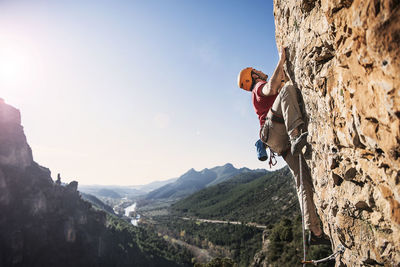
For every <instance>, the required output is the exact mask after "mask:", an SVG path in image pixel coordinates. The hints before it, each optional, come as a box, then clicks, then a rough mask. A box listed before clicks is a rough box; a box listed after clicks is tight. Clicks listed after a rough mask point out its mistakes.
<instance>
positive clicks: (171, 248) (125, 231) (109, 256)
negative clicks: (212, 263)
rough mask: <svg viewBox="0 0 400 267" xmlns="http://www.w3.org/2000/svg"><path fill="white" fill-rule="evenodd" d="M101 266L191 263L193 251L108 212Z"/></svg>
mask: <svg viewBox="0 0 400 267" xmlns="http://www.w3.org/2000/svg"><path fill="white" fill-rule="evenodd" d="M107 229H108V231H107V232H106V233H105V235H104V240H103V241H104V242H103V243H104V246H105V247H104V251H105V253H104V255H103V257H102V266H192V264H191V258H192V255H191V253H190V252H189V251H188V250H187V249H186V248H184V247H181V246H179V245H176V244H171V243H169V242H167V241H165V240H164V239H163V238H162V237H160V236H158V235H157V233H156V232H154V231H151V230H149V229H146V228H145V227H134V226H133V225H131V224H130V223H129V222H126V221H124V220H121V219H119V218H117V217H115V216H113V215H107Z"/></svg>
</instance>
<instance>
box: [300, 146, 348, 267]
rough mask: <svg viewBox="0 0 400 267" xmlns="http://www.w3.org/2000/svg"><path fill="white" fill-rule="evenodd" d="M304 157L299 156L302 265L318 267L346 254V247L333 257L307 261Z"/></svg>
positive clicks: (338, 249) (341, 248) (339, 249)
mask: <svg viewBox="0 0 400 267" xmlns="http://www.w3.org/2000/svg"><path fill="white" fill-rule="evenodd" d="M302 155H303V153H300V154H299V167H300V191H301V224H302V228H303V260H302V261H301V263H302V264H303V267H305V266H306V264H313V265H315V266H317V265H318V263H322V262H326V261H330V260H334V259H335V258H336V256H337V255H339V254H343V253H344V250H345V248H344V246H343V245H342V244H340V245H339V246H338V248H337V250H336V252H335V253H333V254H332V255H330V256H328V257H326V258H323V259H320V260H309V261H307V260H306V257H307V252H306V248H307V246H306V230H305V227H304V225H305V223H304V196H303V194H304V191H303V189H304V188H303V186H304V185H303V166H302V165H303V163H302V162H303V161H302Z"/></svg>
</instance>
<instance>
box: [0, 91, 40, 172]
mask: <svg viewBox="0 0 400 267" xmlns="http://www.w3.org/2000/svg"><path fill="white" fill-rule="evenodd" d="M0 143H1V146H0V164H4V165H11V166H15V167H19V168H25V167H27V166H30V165H31V164H32V162H33V158H32V150H31V148H30V147H29V145H28V143H27V142H26V137H25V134H24V131H23V128H22V126H21V115H20V112H19V110H18V109H16V108H14V107H12V106H10V105H7V104H6V103H5V102H4V100H3V99H1V98H0Z"/></svg>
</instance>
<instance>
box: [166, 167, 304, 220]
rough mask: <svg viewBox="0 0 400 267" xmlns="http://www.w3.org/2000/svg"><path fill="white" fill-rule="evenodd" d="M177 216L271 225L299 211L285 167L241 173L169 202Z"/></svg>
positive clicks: (292, 182)
mask: <svg viewBox="0 0 400 267" xmlns="http://www.w3.org/2000/svg"><path fill="white" fill-rule="evenodd" d="M171 209H172V211H173V212H174V213H175V214H178V215H181V216H189V217H191V216H193V217H198V218H204V219H205V218H207V219H224V220H231V221H242V222H255V223H259V224H264V225H268V224H272V223H275V222H277V221H279V219H280V218H282V217H284V216H287V217H291V216H293V214H294V213H295V212H298V211H299V204H298V200H297V194H296V191H295V188H294V179H293V178H292V174H291V172H290V170H289V168H288V167H285V168H283V169H280V170H278V171H275V172H270V173H267V174H265V175H262V176H261V177H260V175H259V174H257V173H243V174H239V175H237V176H235V177H234V178H232V179H230V180H229V181H226V182H223V183H220V184H218V185H215V186H211V187H209V188H206V189H204V190H201V191H199V192H197V193H195V194H193V195H191V196H189V197H187V198H185V199H183V200H181V201H179V202H177V203H175V204H174V205H172V208H171Z"/></svg>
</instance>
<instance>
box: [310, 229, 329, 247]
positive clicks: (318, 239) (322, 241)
mask: <svg viewBox="0 0 400 267" xmlns="http://www.w3.org/2000/svg"><path fill="white" fill-rule="evenodd" d="M308 245H309V246H312V245H329V246H330V245H331V241H330V239H329V237H328V236H327V235H325V234H324V233H322V234H321V235H320V236H316V235H314V233H313V232H312V231H310V232H309V235H308Z"/></svg>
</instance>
